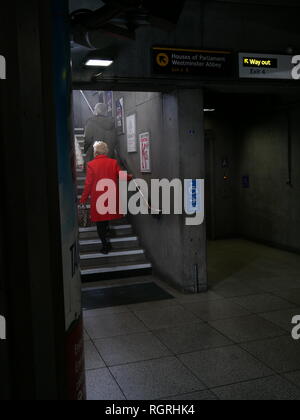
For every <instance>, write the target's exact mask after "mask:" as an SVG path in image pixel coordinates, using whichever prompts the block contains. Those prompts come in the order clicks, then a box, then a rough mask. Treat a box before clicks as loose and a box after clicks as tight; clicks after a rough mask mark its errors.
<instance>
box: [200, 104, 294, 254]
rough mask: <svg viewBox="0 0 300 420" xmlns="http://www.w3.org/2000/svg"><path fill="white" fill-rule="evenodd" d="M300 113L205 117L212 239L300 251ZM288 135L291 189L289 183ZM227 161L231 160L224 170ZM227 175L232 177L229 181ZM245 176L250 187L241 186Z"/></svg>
mask: <svg viewBox="0 0 300 420" xmlns="http://www.w3.org/2000/svg"><path fill="white" fill-rule="evenodd" d="M299 112H300V109H297V108H295V109H292V110H289V111H288V110H275V109H273V110H272V109H271V107H270V110H269V111H267V112H266V110H265V111H262V110H257V111H255V110H254V111H252V112H250V111H248V112H240V113H239V115H238V116H237V115H236V116H234V117H232V116H231V117H228V115H227V116H225V117H222V116H220V115H219V114H214V115H212V116H208V117H206V120H205V128H206V129H207V130H209V132H210V135H209V137H210V138H212V140H211V142H213V147H212V148H211V150H212V159H211V161H212V170H211V172H210V173H211V182H212V184H213V188H211V189H210V192H211V194H212V195H213V196H212V201H213V206H212V208H211V218H213V221H214V235H213V238H214V239H217V238H228V237H236V236H241V237H246V238H250V239H254V240H257V241H261V242H265V243H269V244H270V245H274V246H278V247H282V248H285V249H290V250H295V251H300V182H299V176H300V167H299V164H298V162H299V159H300V144H299V134H300V123H299ZM289 121H290V123H289ZM289 124H290V129H289ZM289 132H290V137H291V145H292V146H291V152H292V161H291V164H292V186H290V185H288V179H289V164H288V160H289V158H288V156H289V153H288V150H289V148H288V138H289ZM224 157H228V161H229V168H226V169H225V168H222V159H223V158H224ZM207 160H208V159H207ZM207 164H208V162H207ZM224 174H226V175H228V176H229V180H228V181H226V182H224V179H223V177H224ZM244 176H248V177H249V180H250V185H249V188H245V187H244V186H243V177H244ZM208 194H209V192H208ZM207 198H208V199H209V198H211V197H210V196H209V195H208V197H207Z"/></svg>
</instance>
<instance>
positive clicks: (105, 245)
mask: <svg viewBox="0 0 300 420" xmlns="http://www.w3.org/2000/svg"><path fill="white" fill-rule="evenodd" d="M108 155H109V147H108V145H107V144H106V143H105V142H103V141H99V142H96V143H95V144H94V160H92V161H91V162H89V163H88V164H87V175H86V182H85V187H84V191H83V194H82V197H81V200H80V204H82V205H85V204H86V202H87V201H88V199H89V197H90V198H91V220H92V222H93V223H96V226H97V231H98V235H99V238H100V240H101V242H102V249H101V253H102V254H105V255H107V254H109V253H110V251H111V249H112V247H111V244H110V241H109V222H110V221H111V220H118V219H122V218H123V217H124V215H123V214H121V213H120V208H119V207H120V206H119V179H120V176H121V175H122V173H123V174H124V171H122V169H121V168H120V166H119V164H118V162H117V161H116V160H115V159H110V158H109V157H108ZM132 178H133V177H132V176H131V175H127V177H126V179H124V181H130V180H131V179H132ZM100 181H104V182H105V183H107V182H108V183H109V182H110V183H111V185H113V186H114V188H110V189H109V188H108V187H106V188H104V190H102V189H101V188H99V182H100ZM99 189H100V191H99ZM103 195H105V196H104V198H103ZM101 197H102V200H101ZM108 201H109V203H108ZM99 203H100V204H99ZM101 205H102V206H103V208H99V206H100V207H101ZM110 206H112V207H113V211H111V212H109V210H108V208H109V207H110Z"/></svg>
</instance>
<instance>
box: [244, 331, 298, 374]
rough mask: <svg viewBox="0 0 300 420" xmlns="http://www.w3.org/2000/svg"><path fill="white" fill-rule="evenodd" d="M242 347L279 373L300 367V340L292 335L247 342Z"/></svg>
mask: <svg viewBox="0 0 300 420" xmlns="http://www.w3.org/2000/svg"><path fill="white" fill-rule="evenodd" d="M242 347H243V348H244V349H246V350H247V351H248V352H249V353H251V354H253V356H255V357H256V358H258V359H259V360H261V361H262V362H263V363H265V364H266V365H267V366H269V367H270V368H271V369H273V370H274V371H275V372H277V373H286V372H292V371H294V370H299V369H300V342H299V341H294V340H293V339H292V337H291V336H284V337H277V338H274V339H270V340H263V341H256V342H253V343H246V344H243V345H242Z"/></svg>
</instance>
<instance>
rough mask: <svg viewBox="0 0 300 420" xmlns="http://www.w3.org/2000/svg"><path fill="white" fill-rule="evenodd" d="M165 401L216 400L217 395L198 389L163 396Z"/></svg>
mask: <svg viewBox="0 0 300 420" xmlns="http://www.w3.org/2000/svg"><path fill="white" fill-rule="evenodd" d="M164 400H165V401H216V400H218V398H217V396H216V395H214V394H213V393H212V392H211V391H199V392H193V393H192V394H184V395H177V396H176V397H170V398H165V399H164Z"/></svg>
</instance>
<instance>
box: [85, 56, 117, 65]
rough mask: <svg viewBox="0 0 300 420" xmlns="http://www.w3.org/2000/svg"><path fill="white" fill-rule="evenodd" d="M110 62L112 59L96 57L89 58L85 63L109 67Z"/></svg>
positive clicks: (111, 62)
mask: <svg viewBox="0 0 300 420" xmlns="http://www.w3.org/2000/svg"><path fill="white" fill-rule="evenodd" d="M112 64H113V61H112V60H103V59H98V58H90V59H88V60H87V61H86V63H85V65H86V66H89V67H109V66H111V65H112Z"/></svg>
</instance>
